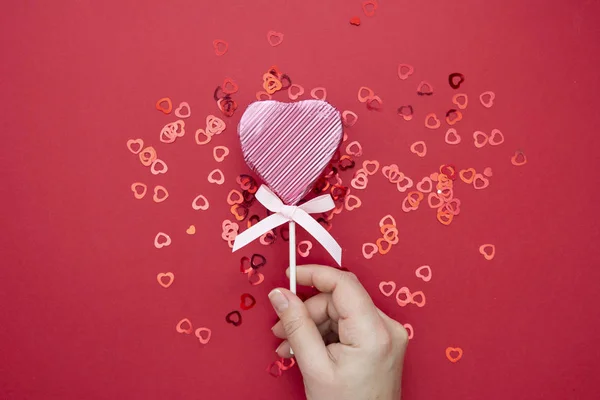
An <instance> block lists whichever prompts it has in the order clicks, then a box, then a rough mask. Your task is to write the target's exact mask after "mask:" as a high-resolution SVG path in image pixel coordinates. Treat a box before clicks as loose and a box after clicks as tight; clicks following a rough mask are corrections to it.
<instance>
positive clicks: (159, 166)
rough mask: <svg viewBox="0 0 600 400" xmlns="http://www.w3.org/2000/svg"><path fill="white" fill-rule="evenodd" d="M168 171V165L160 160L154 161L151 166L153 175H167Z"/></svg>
mask: <svg viewBox="0 0 600 400" xmlns="http://www.w3.org/2000/svg"><path fill="white" fill-rule="evenodd" d="M168 170H169V167H167V163H165V162H164V161H163V160H161V159H160V158H157V159H156V160H154V161H152V164H150V172H151V173H152V175H158V174H166V173H167V171H168Z"/></svg>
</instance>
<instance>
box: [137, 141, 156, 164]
mask: <svg viewBox="0 0 600 400" xmlns="http://www.w3.org/2000/svg"><path fill="white" fill-rule="evenodd" d="M138 155H139V157H140V161H141V162H142V165H143V166H145V167H149V166H150V165H152V162H153V161H154V160H156V150H154V147H152V146H148V147H146V148H144V149H142V150H141V151H140V152H139V154H138Z"/></svg>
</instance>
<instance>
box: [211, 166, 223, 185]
mask: <svg viewBox="0 0 600 400" xmlns="http://www.w3.org/2000/svg"><path fill="white" fill-rule="evenodd" d="M208 182H209V183H216V184H217V185H222V184H223V183H224V182H225V175H223V171H221V170H220V169H219V168H216V169H213V170H212V171H211V172H210V174H208Z"/></svg>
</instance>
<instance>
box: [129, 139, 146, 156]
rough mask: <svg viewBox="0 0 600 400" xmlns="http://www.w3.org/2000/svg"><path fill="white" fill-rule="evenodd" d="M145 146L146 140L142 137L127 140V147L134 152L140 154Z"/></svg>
mask: <svg viewBox="0 0 600 400" xmlns="http://www.w3.org/2000/svg"><path fill="white" fill-rule="evenodd" d="M143 147H144V141H143V140H142V139H129V140H128V141H127V148H128V149H129V151H130V152H132V153H133V154H138V153H139V152H140V151H142V148H143Z"/></svg>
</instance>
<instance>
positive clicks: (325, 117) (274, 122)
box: [238, 100, 343, 205]
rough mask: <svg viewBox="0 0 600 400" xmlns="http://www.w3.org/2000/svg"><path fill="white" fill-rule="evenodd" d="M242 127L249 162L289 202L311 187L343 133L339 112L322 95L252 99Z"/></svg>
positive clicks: (241, 136) (243, 117) (240, 130)
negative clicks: (298, 98)
mask: <svg viewBox="0 0 600 400" xmlns="http://www.w3.org/2000/svg"><path fill="white" fill-rule="evenodd" d="M238 132H239V136H240V141H241V145H242V152H243V154H244V159H245V160H246V163H247V164H248V166H249V167H250V168H251V169H253V170H254V171H255V172H256V173H257V174H258V175H259V176H260V177H261V178H262V180H263V181H264V182H265V183H266V184H267V186H269V188H270V189H271V190H273V192H275V194H277V196H279V198H281V200H282V201H283V202H284V203H285V204H287V205H295V204H297V203H298V201H300V200H301V199H302V198H303V197H304V196H305V195H306V194H307V193H308V192H309V191H310V189H311V187H312V185H313V184H314V182H315V181H316V180H317V178H318V177H319V176H320V175H321V173H322V172H323V170H324V169H325V167H327V165H328V164H329V162H330V160H331V158H332V157H333V154H334V153H335V151H336V150H337V148H338V146H339V144H340V142H341V140H342V136H343V132H342V121H341V117H340V113H339V111H337V110H336V109H335V108H333V107H332V106H331V105H330V104H329V103H326V102H324V101H320V100H303V101H299V102H296V103H280V102H277V101H259V102H255V103H252V104H250V106H248V108H247V109H246V111H245V112H244V115H243V116H242V119H241V121H240V124H239V127H238ZM275 137H276V138H277V140H275Z"/></svg>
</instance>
